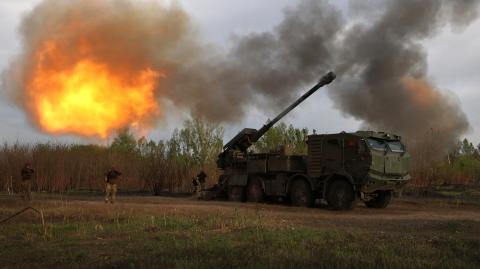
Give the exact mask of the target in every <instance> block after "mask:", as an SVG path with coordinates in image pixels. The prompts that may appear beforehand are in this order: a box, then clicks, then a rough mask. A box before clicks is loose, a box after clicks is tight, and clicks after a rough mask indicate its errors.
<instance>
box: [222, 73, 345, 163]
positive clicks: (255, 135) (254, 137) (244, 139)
mask: <svg viewBox="0 0 480 269" xmlns="http://www.w3.org/2000/svg"><path fill="white" fill-rule="evenodd" d="M335 78H336V75H335V73H333V72H329V73H327V74H326V75H325V76H323V77H322V78H321V79H320V80H319V82H318V83H317V84H316V85H315V86H313V88H311V89H310V90H309V91H308V92H306V93H305V94H304V95H302V96H301V97H300V98H298V99H297V100H296V101H295V102H294V103H293V104H291V105H290V106H289V107H287V108H286V109H285V110H284V111H282V113H280V114H278V116H276V117H275V118H274V119H273V120H271V121H270V122H268V123H267V124H265V125H263V127H262V128H260V129H259V130H256V129H251V128H245V129H243V130H242V131H240V132H239V133H238V134H237V135H236V136H235V137H234V138H232V139H231V140H230V141H229V142H228V143H227V144H225V146H224V147H223V152H222V153H220V155H219V156H218V161H217V166H218V167H219V168H220V169H225V166H226V161H225V158H226V156H227V153H228V152H229V151H232V150H237V151H241V152H246V151H247V150H248V148H249V147H250V146H251V145H252V144H253V143H255V142H257V141H258V140H259V139H260V138H261V137H262V136H263V135H264V134H265V133H266V132H267V131H268V130H269V129H270V128H272V127H273V125H275V124H276V123H277V122H278V121H279V120H281V119H282V118H283V117H285V115H287V114H288V113H289V112H290V111H292V110H293V109H294V108H295V107H297V106H298V105H299V104H300V103H302V102H303V101H305V99H307V98H308V97H310V95H312V94H313V93H315V92H316V91H317V90H318V89H320V88H321V87H323V86H325V85H328V84H330V83H332V81H333V80H335Z"/></svg>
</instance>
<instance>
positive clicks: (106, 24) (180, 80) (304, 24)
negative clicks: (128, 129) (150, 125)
mask: <svg viewBox="0 0 480 269" xmlns="http://www.w3.org/2000/svg"><path fill="white" fill-rule="evenodd" d="M355 3H356V6H355V8H356V10H357V13H358V14H356V15H357V17H359V18H362V16H368V20H367V19H363V20H362V19H361V20H358V21H359V22H357V23H354V22H352V21H349V20H348V19H347V18H346V17H344V16H343V15H342V12H340V11H339V10H338V9H337V8H336V7H335V6H333V5H332V4H330V3H329V2H328V1H326V0H320V1H315V0H304V1H301V2H300V4H299V5H298V6H295V7H289V8H287V9H286V10H285V12H284V19H283V20H282V21H281V22H280V23H279V24H278V25H277V26H276V27H275V28H274V29H273V30H272V31H270V32H263V33H251V34H248V35H246V36H240V37H236V39H235V41H236V42H235V43H234V45H233V46H232V48H231V49H230V50H229V51H228V52H227V53H221V52H218V51H217V50H216V49H215V46H212V45H205V44H204V43H203V40H202V39H201V38H200V37H199V36H198V35H197V34H196V33H195V30H194V29H195V25H194V24H193V22H192V20H191V19H189V16H188V14H186V13H185V12H184V11H182V9H181V8H180V7H178V6H169V7H165V6H162V5H160V4H154V3H148V2H147V3H146V2H133V1H127V0H111V1H93V0H88V1H79V0H75V1H60V0H45V1H43V2H42V3H41V4H40V5H39V6H38V7H37V8H36V9H35V10H33V12H32V13H31V14H29V15H28V16H27V17H26V18H25V19H24V21H23V24H22V28H21V30H22V31H21V32H22V35H23V45H24V51H23V54H22V55H21V56H20V57H18V58H17V60H16V62H14V63H13V64H12V65H11V67H10V68H9V70H7V72H5V73H4V76H3V78H4V79H3V81H4V85H6V88H7V89H9V90H10V91H11V92H13V93H14V96H16V98H17V100H18V103H19V104H20V105H21V106H22V107H25V108H26V111H27V112H28V113H29V115H30V116H31V118H32V119H33V121H34V122H35V123H36V124H37V126H39V124H38V117H37V116H36V115H37V114H38V113H39V112H38V111H37V110H38V109H37V110H35V108H32V105H31V104H30V100H29V94H28V93H29V90H28V88H29V87H28V85H29V84H28V82H29V81H30V80H31V79H30V76H32V69H34V67H35V66H36V64H38V61H39V59H38V58H36V57H35V55H36V53H37V52H38V51H39V50H40V51H41V48H42V47H44V46H45V42H47V41H49V40H52V39H53V40H55V41H56V42H57V43H58V44H60V45H61V51H62V52H65V53H66V56H64V57H63V58H64V59H63V58H62V61H60V63H58V62H57V60H58V57H51V59H49V61H48V62H47V63H48V64H51V65H53V66H54V67H55V68H57V66H59V67H58V68H59V69H62V68H67V69H68V68H69V66H72V65H75V64H76V63H78V61H79V60H81V59H84V58H88V59H93V60H94V61H95V62H96V63H100V64H103V65H106V66H107V67H108V68H109V72H110V73H112V74H115V75H116V76H119V77H129V76H132V75H133V77H135V75H136V77H138V75H139V74H140V73H141V72H143V71H145V70H151V71H152V72H155V74H156V75H157V80H156V84H155V85H156V88H155V91H154V94H155V96H156V98H157V100H170V101H171V102H172V103H173V104H174V105H176V106H178V107H181V108H186V109H188V110H190V111H192V113H194V114H196V115H198V116H201V117H204V118H206V119H208V120H210V121H213V122H232V121H236V120H239V119H241V118H242V117H243V116H244V114H245V112H246V111H247V109H248V108H249V107H251V106H252V105H262V106H263V107H266V108H268V109H272V108H275V109H277V108H281V107H283V106H284V105H286V104H288V103H289V102H291V101H292V99H293V98H294V96H297V95H298V92H296V91H295V90H297V89H301V88H302V87H303V86H305V85H308V84H311V83H312V82H314V81H315V80H316V79H318V77H319V76H320V75H321V74H322V73H324V72H326V71H328V70H330V69H333V70H336V71H337V73H338V74H339V80H338V82H337V83H336V86H334V87H333V89H332V90H331V91H330V93H329V94H330V96H331V98H332V99H333V100H334V101H335V102H336V104H337V106H338V108H339V109H340V110H342V111H343V112H345V113H346V114H349V115H351V116H353V117H355V118H356V119H359V120H361V121H363V122H364V124H365V125H366V126H369V127H371V128H374V129H380V130H385V131H391V132H395V133H398V134H400V135H403V136H405V137H406V138H407V139H408V141H409V142H410V143H412V144H415V143H421V141H423V140H424V139H425V136H426V135H427V134H428V133H431V132H434V133H435V134H436V136H435V137H436V139H437V141H438V143H441V144H443V145H445V148H447V147H448V145H450V144H452V143H454V141H456V139H457V138H458V137H459V136H460V135H462V134H463V133H464V132H465V131H466V130H467V129H468V128H469V124H468V121H467V119H466V116H465V115H464V113H463V112H462V110H461V108H460V106H459V104H458V102H457V101H456V99H455V97H454V96H453V95H451V94H448V93H445V92H444V91H439V90H438V89H437V88H436V87H435V85H434V82H432V81H430V80H429V79H428V78H427V73H428V67H427V63H426V60H427V52H426V51H425V48H424V47H423V46H422V43H421V42H422V41H424V40H426V39H428V38H431V37H432V36H434V35H435V34H436V33H438V32H439V30H440V29H441V28H442V27H445V26H446V25H449V26H451V27H453V28H454V29H456V30H461V29H462V27H465V26H467V25H468V24H469V23H471V22H472V21H473V20H474V19H476V18H477V15H478V13H477V11H478V1H474V0H462V1H449V0H443V1H436V0H406V1H385V2H382V3H380V4H379V3H378V2H376V1H369V2H368V3H369V4H370V6H369V9H367V8H365V6H363V8H362V7H361V6H362V5H359V4H358V2H355ZM372 5H374V7H375V8H373V7H372ZM371 10H375V12H372V11H371ZM77 17H78V18H80V17H81V18H89V19H88V20H78V19H72V18H77ZM40 22H41V23H40ZM85 44H86V45H85ZM82 53H83V54H82ZM129 83H130V84H131V83H132V82H131V81H127V84H129ZM130 88H131V87H130ZM130 88H128V87H127V89H130ZM157 105H158V106H159V103H157ZM163 113H168V112H165V111H164V112H163ZM130 114H131V113H130ZM152 115H155V116H156V115H158V114H154V113H150V114H149V113H147V114H146V115H143V114H142V115H141V116H140V119H137V121H138V122H144V121H147V122H151V121H152V117H153V116H152ZM130 121H131V120H130ZM126 122H128V121H126ZM122 124H125V122H122ZM122 124H120V125H122ZM116 127H118V126H114V127H112V128H116ZM40 128H42V126H41V125H40ZM42 129H43V130H45V129H44V128H42ZM65 132H66V133H68V131H65ZM70 132H72V133H77V134H78V132H75V131H70Z"/></svg>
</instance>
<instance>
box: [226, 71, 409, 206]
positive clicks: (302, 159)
mask: <svg viewBox="0 0 480 269" xmlns="http://www.w3.org/2000/svg"><path fill="white" fill-rule="evenodd" d="M334 79H335V74H334V73H331V72H330V73H328V74H327V75H325V76H324V77H323V78H322V79H321V80H320V81H319V83H317V84H316V85H315V86H314V87H313V88H312V89H310V90H309V91H308V92H307V93H305V94H304V95H303V96H301V97H300V98H299V99H298V100H296V101H295V102H294V103H293V104H292V105H290V106H289V107H288V108H287V109H285V110H284V111H283V112H282V113H280V114H279V115H278V116H277V117H276V118H275V119H273V120H272V121H271V122H269V123H267V124H265V125H264V126H263V127H262V128H261V129H259V130H256V129H248V128H247V129H243V130H242V131H241V132H240V133H239V134H237V135H236V136H235V137H234V138H233V139H232V140H230V141H229V142H228V143H227V144H226V145H225V146H224V150H223V152H222V153H220V154H219V156H218V161H217V165H218V168H219V169H221V170H222V171H223V174H222V176H221V177H220V179H219V184H218V186H220V188H219V189H220V190H221V191H223V192H224V193H225V194H226V196H227V197H228V199H229V200H232V201H249V202H261V201H264V200H265V199H266V198H277V199H278V198H281V199H283V200H288V201H290V202H291V204H292V205H295V206H313V204H314V201H315V200H323V201H325V202H327V203H328V205H329V206H330V207H331V208H333V209H350V208H351V207H352V206H353V204H354V201H355V199H356V198H360V199H362V200H363V201H364V202H365V204H366V205H367V206H368V207H373V208H384V207H386V206H387V205H388V203H389V202H390V200H391V197H392V192H393V191H398V190H401V188H402V187H403V186H404V185H405V183H406V182H407V181H408V180H409V179H410V176H409V160H410V157H409V155H408V153H407V152H406V148H405V146H404V145H403V144H402V142H401V138H400V137H399V136H396V135H393V134H387V133H380V132H368V131H359V132H356V133H339V134H324V135H316V134H315V135H310V136H308V140H307V141H306V142H307V145H308V154H307V155H305V156H300V155H286V154H284V153H283V152H276V153H251V152H248V149H249V147H250V146H251V145H252V144H253V143H255V142H257V141H258V139H260V138H261V137H262V136H263V135H264V134H265V133H266V132H267V131H268V129H270V128H271V127H272V126H273V125H274V124H275V123H276V122H278V121H279V120H280V119H281V118H282V117H284V116H285V115H286V114H287V113H288V112H290V111H291V110H293V109H294V108H295V107H296V106H298V105H299V104H300V103H301V102H303V101H304V100H305V99H306V98H308V97H309V96H310V95H312V94H313V93H314V92H315V91H317V90H318V89H320V88H321V87H323V86H325V85H327V84H329V83H331V82H332V81H333V80H334Z"/></svg>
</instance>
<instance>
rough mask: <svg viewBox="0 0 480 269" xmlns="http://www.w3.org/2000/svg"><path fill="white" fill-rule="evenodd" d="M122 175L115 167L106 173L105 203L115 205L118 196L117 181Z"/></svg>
mask: <svg viewBox="0 0 480 269" xmlns="http://www.w3.org/2000/svg"><path fill="white" fill-rule="evenodd" d="M121 174H122V173H120V172H119V171H117V170H116V169H115V167H113V166H112V167H111V168H110V170H108V171H107V173H105V192H106V196H105V203H108V202H110V203H112V204H113V203H114V201H115V197H116V194H117V179H118V177H119V176H120V175H121Z"/></svg>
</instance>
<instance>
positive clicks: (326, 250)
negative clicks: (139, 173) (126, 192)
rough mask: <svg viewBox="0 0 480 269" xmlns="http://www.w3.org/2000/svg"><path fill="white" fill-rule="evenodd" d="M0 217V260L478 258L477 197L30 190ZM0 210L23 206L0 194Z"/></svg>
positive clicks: (375, 261)
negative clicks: (236, 197) (325, 205)
mask: <svg viewBox="0 0 480 269" xmlns="http://www.w3.org/2000/svg"><path fill="white" fill-rule="evenodd" d="M36 198H37V200H36V201H35V202H33V204H32V205H33V206H34V207H35V208H38V209H41V210H42V212H43V213H44V215H45V220H46V222H47V233H46V234H47V235H46V236H44V234H43V230H42V225H41V224H40V221H39V219H38V216H36V215H34V214H25V215H22V216H19V217H17V218H16V219H15V220H12V221H10V222H9V223H8V224H6V225H3V226H0V228H1V229H0V245H2V246H3V247H2V248H0V267H2V268H3V267H6V268H16V267H50V268H51V267H55V268H65V267H68V268H92V267H100V268H108V267H121V268H125V267H135V268H136V267H140V268H359V267H360V268H478V266H479V265H480V207H479V206H477V205H473V204H460V203H455V202H449V201H444V200H432V199H428V200H426V199H402V200H397V201H395V203H394V204H393V205H392V206H391V207H390V208H389V209H387V210H380V211H379V210H370V209H367V208H365V207H363V206H361V205H358V207H357V208H356V209H355V210H354V211H351V212H332V211H328V210H325V209H300V208H292V207H287V206H282V205H265V204H261V205H258V204H235V203H227V202H200V201H195V200H192V199H174V198H155V197H121V199H120V201H119V203H117V204H114V205H106V204H104V203H103V202H102V201H101V197H99V196H81V197H62V196H58V195H37V196H36ZM0 202H1V203H0V218H4V217H6V216H7V215H9V214H13V213H14V212H16V211H18V210H20V209H21V208H23V206H24V205H23V204H22V203H19V201H18V200H17V199H15V198H12V197H11V196H6V195H3V196H0Z"/></svg>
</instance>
